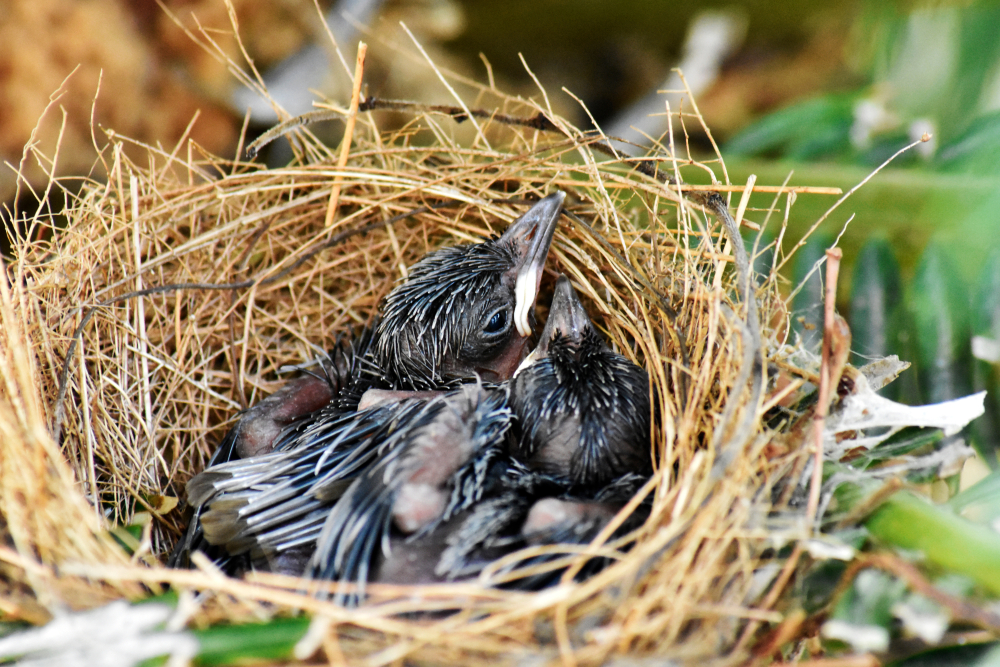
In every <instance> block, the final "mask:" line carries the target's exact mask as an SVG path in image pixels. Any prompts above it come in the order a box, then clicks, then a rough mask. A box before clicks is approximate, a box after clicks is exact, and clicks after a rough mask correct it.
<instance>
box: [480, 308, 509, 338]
mask: <svg viewBox="0 0 1000 667" xmlns="http://www.w3.org/2000/svg"><path fill="white" fill-rule="evenodd" d="M506 329H507V310H506V309H501V310H498V311H496V312H495V313H493V315H492V316H491V317H490V321H489V322H487V323H486V326H485V327H483V333H486V334H492V335H495V334H498V333H503V332H504V331H505V330H506Z"/></svg>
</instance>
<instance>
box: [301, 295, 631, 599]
mask: <svg viewBox="0 0 1000 667" xmlns="http://www.w3.org/2000/svg"><path fill="white" fill-rule="evenodd" d="M493 391H494V392H495V391H496V390H493ZM479 392H480V394H481V396H480V398H479V399H478V401H477V402H475V405H476V406H482V405H487V406H490V407H489V410H486V411H484V410H483V409H482V408H481V407H477V409H473V408H472V407H471V406H472V405H473V402H472V401H471V399H470V398H469V396H458V395H456V394H450V395H449V397H450V398H449V399H447V400H449V401H454V400H460V401H462V403H461V404H462V406H464V407H462V408H458V407H455V408H453V409H452V410H451V411H450V414H449V413H441V414H442V415H447V417H446V418H445V421H446V422H447V423H448V424H449V426H448V428H445V427H444V426H443V425H441V424H436V426H435V427H434V428H433V429H432V430H431V431H429V432H424V431H413V430H407V431H404V434H403V436H402V441H401V443H400V445H399V446H398V448H396V449H393V450H392V452H391V453H389V454H388V455H387V456H386V457H385V458H384V459H382V460H380V461H379V463H378V464H376V465H375V466H374V467H372V468H370V469H369V470H367V471H366V472H365V473H364V474H363V475H361V476H360V477H359V478H358V479H357V480H356V481H355V482H353V483H352V485H351V487H350V488H349V489H348V491H347V493H346V494H345V495H344V496H343V497H342V498H341V499H340V501H339V502H338V503H337V505H336V506H335V507H334V509H333V510H332V512H331V513H330V515H329V517H328V518H327V520H326V523H325V525H324V527H323V530H322V533H321V535H320V538H319V540H318V543H317V549H316V553H315V554H314V555H313V558H312V560H311V561H310V563H309V568H308V570H307V574H308V575H309V576H311V577H313V578H317V579H332V580H339V581H349V582H354V583H357V584H358V585H359V592H358V596H360V595H361V594H362V593H363V586H364V584H365V582H366V580H367V579H368V578H369V576H371V577H372V578H373V579H374V580H376V581H391V582H394V583H420V582H427V581H435V580H454V579H458V578H464V577H468V576H471V575H472V574H474V573H476V572H478V571H479V570H480V569H481V568H482V567H483V566H484V565H485V564H486V563H488V562H489V561H490V560H492V559H494V558H496V557H498V556H499V555H502V554H503V553H506V552H508V551H511V550H513V549H516V548H519V547H521V546H524V545H526V544H529V543H538V542H539V541H541V542H546V541H563V540H568V539H569V538H571V537H572V538H574V540H573V541H577V542H580V541H589V539H591V538H592V537H593V536H594V535H596V534H597V532H598V531H599V530H600V528H601V527H603V525H605V524H606V523H607V521H608V520H610V518H611V517H613V516H614V514H615V513H616V512H617V511H618V509H620V507H621V506H623V505H624V503H625V502H626V501H627V499H628V497H629V496H630V495H631V493H633V492H634V490H635V489H637V488H638V486H640V485H641V484H642V482H643V481H644V479H645V477H644V476H645V475H648V473H649V471H650V470H651V465H650V454H649V405H650V402H649V388H648V380H647V376H646V373H645V371H643V370H642V369H641V368H639V367H638V366H636V365H635V364H633V363H631V362H630V361H628V360H627V359H625V358H624V357H622V356H621V355H619V354H616V353H615V352H613V351H612V350H611V349H609V348H608V347H607V345H605V343H604V342H603V341H602V340H601V338H600V335H599V334H598V333H597V331H596V329H595V328H594V326H593V324H592V323H591V322H590V319H589V318H588V317H587V314H586V311H585V310H584V309H583V306H582V304H581V303H580V301H579V299H578V297H577V295H576V292H575V291H574V290H573V288H572V286H571V284H570V282H569V280H568V279H567V278H565V277H561V278H560V279H559V281H558V282H557V284H556V291H555V296H554V297H553V301H552V308H551V310H550V313H549V320H548V322H547V323H546V325H545V329H544V330H543V332H542V335H541V340H540V342H539V344H538V347H537V348H535V350H534V351H533V352H532V353H531V354H530V355H528V357H527V359H526V360H525V362H524V364H523V365H522V366H521V368H520V369H519V370H518V372H517V373H516V374H515V377H514V379H513V380H512V381H511V382H510V383H509V384H508V386H507V388H506V391H505V394H504V403H503V404H502V405H501V404H499V403H497V401H498V400H499V399H498V398H497V397H496V396H495V395H490V394H486V395H482V392H484V390H483V389H479ZM511 411H512V412H513V421H512V428H511V429H510V433H509V435H508V433H507V429H506V427H504V428H501V427H499V426H498V424H501V423H504V418H503V415H505V414H508V413H510V412H511ZM439 419H441V417H439ZM430 433H433V437H432V436H431V435H429V434H430ZM428 439H430V440H431V442H432V445H428V444H427V443H426V442H425V441H426V440H428ZM504 451H506V453H507V455H508V456H507V457H505V456H503V452H504ZM444 452H448V454H447V455H445V453H444ZM509 457H514V458H513V459H512V458H509ZM518 458H520V459H522V460H523V461H524V463H525V464H526V465H524V464H522V463H520V462H518V461H517V459H518ZM429 471H433V474H431V473H430V472H429ZM622 489H628V490H629V491H628V493H626V494H623V493H622ZM379 544H381V546H382V549H381V551H380V552H379V551H377V550H376V549H375V547H376V546H377V545H379ZM338 599H340V600H341V601H347V602H355V601H357V599H358V598H357V597H351V596H349V597H345V596H343V595H339V596H338Z"/></svg>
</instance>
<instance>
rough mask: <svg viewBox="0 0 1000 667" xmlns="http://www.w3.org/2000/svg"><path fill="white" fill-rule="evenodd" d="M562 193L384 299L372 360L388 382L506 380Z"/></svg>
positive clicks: (454, 251)
mask: <svg viewBox="0 0 1000 667" xmlns="http://www.w3.org/2000/svg"><path fill="white" fill-rule="evenodd" d="M565 196H566V195H565V193H563V192H555V193H553V194H551V195H549V196H547V197H545V198H544V199H542V200H540V201H539V202H538V203H536V204H535V205H534V206H532V207H531V209H530V210H528V212H527V213H525V214H524V215H523V216H521V217H520V218H518V219H517V220H516V221H514V223H513V224H512V225H511V226H510V227H509V228H508V229H507V231H506V232H504V233H503V235H502V236H499V237H494V238H491V239H488V240H486V241H484V242H482V243H476V244H471V245H459V246H452V247H449V248H442V249H441V250H437V251H435V252H432V253H430V254H428V255H427V256H426V257H424V258H423V259H422V260H421V261H420V262H418V263H417V264H415V265H414V266H413V267H412V268H411V269H410V275H409V279H408V280H407V281H406V282H405V283H403V284H402V285H399V286H398V287H396V288H395V289H394V290H393V291H392V292H390V293H389V294H388V296H386V298H385V302H384V304H383V309H382V319H381V321H380V323H379V325H378V329H377V331H376V341H375V345H374V349H373V352H374V356H375V361H376V363H377V364H378V366H379V368H380V369H381V370H382V371H383V372H384V373H385V379H386V380H387V381H388V383H389V384H391V385H394V386H395V387H396V388H400V389H434V388H440V387H441V386H442V385H447V384H449V383H453V382H456V381H461V380H467V379H470V378H473V377H477V376H478V377H480V378H482V379H483V380H485V381H488V382H500V381H503V380H506V379H509V378H510V377H511V375H512V374H513V372H514V370H515V369H516V368H517V366H518V364H519V363H520V362H521V360H522V359H523V358H524V354H525V351H526V349H527V344H528V340H529V336H530V335H531V322H532V319H533V317H534V305H535V297H536V296H537V294H538V287H539V283H540V282H541V278H542V270H543V269H544V267H545V259H546V257H547V256H548V252H549V246H550V245H551V244H552V235H553V233H554V231H555V226H556V221H557V220H558V218H559V210H560V208H561V207H562V203H563V199H565Z"/></svg>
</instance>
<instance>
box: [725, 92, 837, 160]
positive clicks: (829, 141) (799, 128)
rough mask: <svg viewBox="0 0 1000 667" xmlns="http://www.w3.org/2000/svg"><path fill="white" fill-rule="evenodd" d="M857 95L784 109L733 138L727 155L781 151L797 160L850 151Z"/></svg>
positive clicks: (827, 97)
mask: <svg viewBox="0 0 1000 667" xmlns="http://www.w3.org/2000/svg"><path fill="white" fill-rule="evenodd" d="M855 97H856V96H855V95H854V94H850V95H827V96H825V97H820V98H815V99H811V100H807V101H805V102H800V103H798V104H794V105H792V106H789V107H785V108H784V109H780V110H778V111H775V112H773V113H771V114H768V115H767V116H765V117H764V118H762V119H760V120H758V121H757V122H756V123H754V124H752V125H751V126H750V127H748V128H746V129H745V130H743V131H742V132H740V133H739V134H738V135H736V136H735V137H733V138H732V139H731V140H730V141H729V142H728V143H727V144H726V146H725V147H724V148H723V154H725V155H727V156H746V155H758V154H761V153H773V152H780V153H782V154H783V156H785V157H790V158H793V159H814V158H817V157H820V156H823V155H831V154H837V153H841V152H844V151H847V150H849V149H850V145H851V144H850V131H851V125H852V124H853V123H854V100H855Z"/></svg>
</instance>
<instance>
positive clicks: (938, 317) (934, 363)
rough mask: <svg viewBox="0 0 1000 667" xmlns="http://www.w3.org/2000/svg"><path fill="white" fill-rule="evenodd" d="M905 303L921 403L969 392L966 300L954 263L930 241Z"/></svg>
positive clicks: (950, 397)
mask: <svg viewBox="0 0 1000 667" xmlns="http://www.w3.org/2000/svg"><path fill="white" fill-rule="evenodd" d="M909 305H910V312H911V316H912V318H913V323H914V333H915V336H916V352H917V354H916V362H917V363H916V366H917V372H918V375H919V377H920V386H921V391H922V393H923V397H924V401H925V402H927V403H940V402H942V401H947V400H950V399H953V398H958V397H959V396H965V395H966V394H969V393H970V391H969V390H970V388H971V387H970V382H969V373H968V368H969V361H970V353H969V329H968V321H969V313H968V310H969V299H968V297H967V295H966V293H965V292H964V291H963V290H962V289H961V287H960V285H959V284H958V280H957V276H956V273H955V270H954V267H953V266H951V264H950V263H949V262H948V260H947V258H946V256H945V254H944V252H943V251H942V250H941V249H940V248H939V247H938V246H937V244H935V243H933V242H932V243H931V244H930V245H928V246H927V249H926V250H924V253H923V255H922V256H921V258H920V263H919V264H918V266H917V273H916V276H915V277H914V279H913V283H912V284H911V285H910V290H909Z"/></svg>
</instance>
